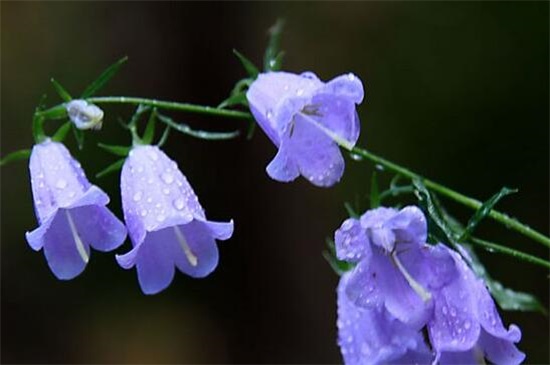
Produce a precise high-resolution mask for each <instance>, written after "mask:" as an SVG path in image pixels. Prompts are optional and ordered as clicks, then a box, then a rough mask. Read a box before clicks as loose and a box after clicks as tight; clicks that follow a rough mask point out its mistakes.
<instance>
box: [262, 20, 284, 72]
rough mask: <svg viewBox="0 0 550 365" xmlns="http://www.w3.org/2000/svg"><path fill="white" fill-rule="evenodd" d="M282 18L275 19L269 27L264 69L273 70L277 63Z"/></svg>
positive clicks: (282, 25)
mask: <svg viewBox="0 0 550 365" xmlns="http://www.w3.org/2000/svg"><path fill="white" fill-rule="evenodd" d="M284 23H285V22H284V20H282V19H277V21H276V22H275V24H274V25H273V26H272V27H271V28H270V29H269V42H268V44H267V48H266V50H265V54H264V70H265V71H274V70H275V69H274V68H273V67H274V66H275V65H276V64H277V57H278V56H279V55H280V52H279V44H280V41H281V34H282V32H283V27H284Z"/></svg>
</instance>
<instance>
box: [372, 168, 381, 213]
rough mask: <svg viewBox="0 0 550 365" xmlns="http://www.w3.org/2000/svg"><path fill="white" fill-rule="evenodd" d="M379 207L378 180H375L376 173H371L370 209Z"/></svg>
mask: <svg viewBox="0 0 550 365" xmlns="http://www.w3.org/2000/svg"><path fill="white" fill-rule="evenodd" d="M379 206H380V191H379V190H378V179H377V178H376V171H373V172H372V176H371V178H370V208H371V209H374V208H378V207H379Z"/></svg>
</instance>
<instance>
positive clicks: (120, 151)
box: [97, 142, 132, 157]
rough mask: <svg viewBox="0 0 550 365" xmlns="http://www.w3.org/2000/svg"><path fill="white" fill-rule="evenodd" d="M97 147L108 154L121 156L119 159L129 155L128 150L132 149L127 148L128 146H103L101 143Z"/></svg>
mask: <svg viewBox="0 0 550 365" xmlns="http://www.w3.org/2000/svg"><path fill="white" fill-rule="evenodd" d="M97 146H98V147H99V148H101V149H103V150H105V151H107V152H109V153H112V154H113V155H115V156H121V157H126V156H128V154H129V153H130V150H131V149H132V147H128V146H117V145H112V144H105V143H101V142H99V143H98V144H97Z"/></svg>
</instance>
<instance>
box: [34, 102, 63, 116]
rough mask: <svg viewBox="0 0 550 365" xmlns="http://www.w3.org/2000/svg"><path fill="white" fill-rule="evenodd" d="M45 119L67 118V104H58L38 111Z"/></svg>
mask: <svg viewBox="0 0 550 365" xmlns="http://www.w3.org/2000/svg"><path fill="white" fill-rule="evenodd" d="M37 113H38V114H39V115H40V116H41V117H43V118H44V119H65V118H67V108H66V107H65V104H59V105H56V106H54V107H52V108H50V109H46V110H42V111H39V112H37Z"/></svg>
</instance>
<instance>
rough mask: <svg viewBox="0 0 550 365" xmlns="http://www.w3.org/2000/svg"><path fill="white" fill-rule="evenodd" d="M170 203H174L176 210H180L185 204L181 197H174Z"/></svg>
mask: <svg viewBox="0 0 550 365" xmlns="http://www.w3.org/2000/svg"><path fill="white" fill-rule="evenodd" d="M172 204H173V205H174V208H176V209H177V210H182V209H183V207H184V206H185V201H184V200H183V198H177V199H174V201H173V202H172Z"/></svg>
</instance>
